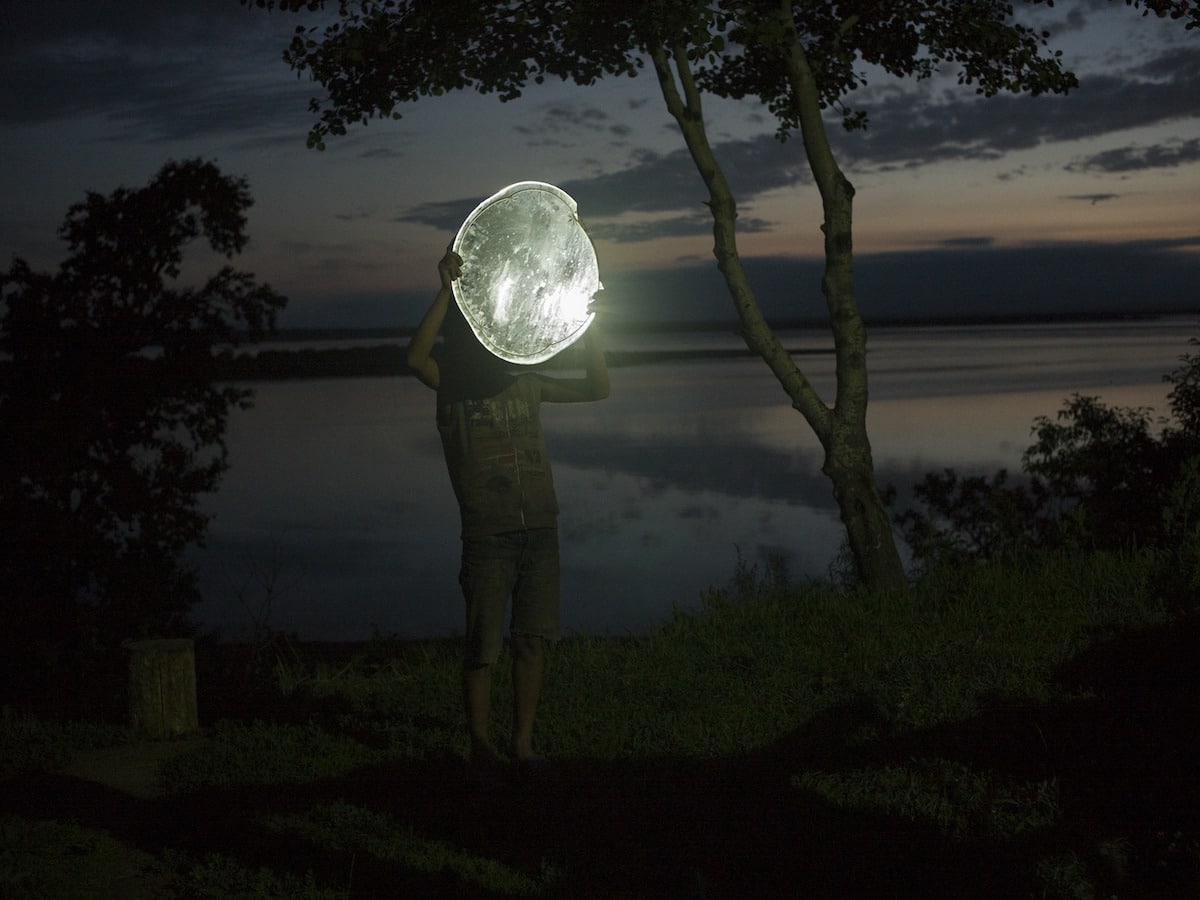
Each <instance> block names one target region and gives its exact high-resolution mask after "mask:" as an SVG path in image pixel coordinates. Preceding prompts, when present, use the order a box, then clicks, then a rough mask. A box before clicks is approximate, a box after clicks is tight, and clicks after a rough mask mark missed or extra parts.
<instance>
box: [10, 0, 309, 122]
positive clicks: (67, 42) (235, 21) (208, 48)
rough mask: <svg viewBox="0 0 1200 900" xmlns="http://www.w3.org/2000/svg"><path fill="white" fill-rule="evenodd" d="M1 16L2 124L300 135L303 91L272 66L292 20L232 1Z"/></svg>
mask: <svg viewBox="0 0 1200 900" xmlns="http://www.w3.org/2000/svg"><path fill="white" fill-rule="evenodd" d="M0 15H2V21H0V26H2V27H0V122H9V123H17V124H34V123H39V122H47V121H53V120H56V119H62V118H67V117H71V116H79V115H93V116H97V117H100V118H105V119H108V120H110V121H112V122H114V123H115V125H116V126H117V128H116V130H117V132H118V134H116V135H115V136H117V137H130V136H133V137H138V138H142V139H179V138H192V137H196V136H199V135H209V134H214V133H224V132H260V133H261V132H264V131H268V130H272V129H279V128H284V129H288V130H289V131H290V132H291V133H292V140H293V141H294V140H297V139H300V138H302V137H303V135H304V134H305V133H306V132H307V130H308V126H309V124H310V122H309V121H308V117H309V114H308V113H307V111H306V108H307V101H308V98H309V97H310V96H311V95H312V86H311V85H309V84H306V83H301V82H299V81H297V80H296V79H294V78H292V77H291V76H289V75H288V74H287V71H286V69H285V67H284V66H283V64H282V63H281V62H279V59H280V54H281V51H282V48H283V47H284V46H286V44H287V41H288V39H289V37H290V34H291V31H292V29H293V28H294V27H295V25H296V23H297V21H299V20H295V19H292V20H287V19H285V18H284V17H281V16H274V17H272V16H268V15H266V14H265V13H262V12H259V11H257V10H249V9H245V8H243V7H241V6H239V5H238V3H237V2H236V0H186V2H175V3H160V2H156V0H134V2H122V3H115V4H109V3H95V2H87V0H61V2H55V3H53V4H45V3H34V2H9V3H6V4H5V6H4V12H3V13H2V14H0ZM122 131H123V132H125V133H124V134H121V133H120V132H122Z"/></svg>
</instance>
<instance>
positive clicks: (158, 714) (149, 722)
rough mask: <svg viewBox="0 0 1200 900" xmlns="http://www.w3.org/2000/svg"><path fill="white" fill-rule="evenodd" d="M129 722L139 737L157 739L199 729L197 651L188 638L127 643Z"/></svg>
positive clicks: (190, 732)
mask: <svg viewBox="0 0 1200 900" xmlns="http://www.w3.org/2000/svg"><path fill="white" fill-rule="evenodd" d="M125 647H126V648H127V649H128V650H129V651H130V657H129V720H130V725H131V726H132V727H133V731H134V733H135V734H137V735H139V736H141V737H148V738H154V739H162V738H172V737H180V736H181V735H185V734H192V733H193V732H196V731H198V730H199V728H200V725H199V719H198V715H197V712H196V651H195V648H194V646H193V644H192V641H191V640H190V639H188V638H181V639H178V640H150V641H127V642H126V643H125Z"/></svg>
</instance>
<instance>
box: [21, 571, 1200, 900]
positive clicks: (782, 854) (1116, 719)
mask: <svg viewBox="0 0 1200 900" xmlns="http://www.w3.org/2000/svg"><path fill="white" fill-rule="evenodd" d="M1163 580H1164V579H1163V561H1162V560H1161V559H1160V558H1157V557H1155V556H1153V555H1151V554H1139V555H1131V556H1103V555H1084V554H1074V555H1072V554H1059V555H1053V556H1046V557H1042V558H1039V559H1035V560H1032V561H1029V562H1027V563H1026V564H1024V565H1021V566H1016V567H1013V566H1009V567H1003V566H988V567H984V566H980V567H978V568H975V569H965V570H960V571H956V572H947V573H940V574H933V575H930V576H929V577H927V578H926V579H925V580H924V581H923V582H922V583H921V584H919V585H917V586H916V588H915V589H914V590H913V591H912V592H911V593H909V594H906V595H902V596H901V595H892V596H885V595H876V594H870V593H867V592H862V591H853V590H840V589H835V588H833V587H830V586H829V585H825V584H803V585H793V584H791V583H790V582H789V580H788V578H787V577H786V573H785V572H783V571H782V570H781V569H780V568H778V567H768V569H767V570H765V571H760V570H758V569H755V568H754V567H750V566H747V565H745V564H743V563H739V565H738V568H737V571H736V573H735V577H734V579H733V580H732V582H731V584H730V585H729V586H728V587H727V588H724V589H720V590H713V591H711V592H709V594H708V595H707V596H706V597H705V602H704V604H703V609H702V610H701V611H700V612H697V613H683V612H679V613H677V614H675V615H674V616H673V617H672V618H671V619H670V620H669V621H668V622H666V623H664V625H663V626H662V627H661V628H660V629H658V630H657V631H655V632H654V633H652V634H650V635H647V636H644V637H618V636H612V637H591V636H577V637H571V638H568V639H566V640H564V641H562V642H560V643H559V644H558V645H556V646H555V647H554V648H553V650H552V652H551V654H550V659H549V675H548V685H547V690H546V694H545V696H544V699H543V703H542V708H541V711H540V715H539V733H538V740H539V748H540V750H541V752H542V753H544V754H545V755H546V756H547V757H549V758H551V759H552V760H553V761H554V763H555V766H554V770H553V771H552V772H551V774H550V776H549V777H547V778H546V779H543V780H542V781H540V782H538V783H535V784H532V785H526V786H523V787H519V788H508V789H503V790H501V791H498V792H496V793H493V794H484V795H477V794H474V793H472V792H470V791H468V790H467V789H466V788H465V787H464V786H463V783H462V777H461V764H460V762H459V761H460V760H461V758H462V756H463V755H464V754H465V750H466V743H465V737H464V735H463V729H462V726H461V724H460V719H461V713H460V710H459V692H458V657H457V651H456V648H455V647H454V645H453V644H452V643H450V642H445V641H430V642H419V643H404V642H399V641H394V640H389V639H386V638H377V639H376V640H375V641H373V642H371V643H369V644H366V645H363V646H359V647H356V648H353V652H352V653H349V654H347V651H346V648H315V647H312V646H309V647H305V646H303V645H301V646H298V647H295V648H291V649H289V650H288V651H287V652H286V653H283V652H281V653H280V654H279V655H278V656H277V658H276V659H275V660H273V661H271V662H270V664H267V665H260V666H258V668H257V669H256V670H254V671H252V672H251V673H250V676H249V678H247V676H246V675H245V672H244V668H243V670H242V674H241V675H240V676H239V678H240V679H241V683H238V684H234V685H232V686H229V687H228V688H227V692H226V693H221V692H220V691H219V690H218V687H217V683H218V682H219V681H220V680H221V679H220V678H219V677H218V675H219V674H220V673H221V672H222V671H224V672H225V673H226V674H228V672H229V671H231V670H236V669H237V667H236V666H233V667H228V666H227V667H226V668H225V669H224V670H222V669H221V668H220V667H217V666H214V665H211V664H207V665H202V666H201V678H200V684H201V690H202V692H204V691H205V688H206V685H208V686H210V688H211V690H212V691H213V692H214V697H210V699H209V703H208V707H209V708H210V709H213V710H214V711H215V712H216V713H217V715H214V716H211V718H212V724H211V725H210V726H209V728H208V729H207V733H208V740H207V741H205V742H204V743H203V744H202V745H201V746H200V747H198V748H197V749H195V750H193V751H191V752H188V753H185V754H183V755H180V756H177V757H176V758H174V759H173V760H172V761H170V762H169V763H167V764H166V765H165V767H164V769H163V772H162V775H163V778H164V781H165V784H166V785H167V796H166V797H165V798H164V799H162V800H161V801H158V802H157V803H152V804H146V805H145V806H144V807H137V808H136V809H134V808H131V807H128V805H127V804H126V805H124V806H123V805H122V804H123V803H125V801H122V800H121V799H120V798H118V797H107V796H105V797H102V798H101V799H100V801H98V802H94V803H82V802H79V801H77V800H75V801H73V800H72V799H71V798H72V797H74V796H75V794H77V793H78V792H77V791H76V788H75V786H73V785H71V784H70V783H68V780H63V779H61V776H56V775H55V773H56V772H57V771H58V770H60V769H61V768H62V766H63V765H64V764H65V763H64V760H66V759H68V758H69V757H70V755H71V753H72V752H73V750H75V749H76V748H78V747H82V746H96V745H103V744H104V743H105V742H111V741H114V740H120V739H122V734H121V732H120V731H119V730H114V729H112V728H110V727H107V726H83V725H58V724H54V723H48V722H35V721H18V720H14V719H12V718H11V717H10V718H9V719H7V720H5V722H4V727H3V730H2V731H0V742H2V743H0V748H2V749H3V757H2V758H0V765H3V769H2V770H0V771H3V772H4V773H5V774H6V775H8V779H7V780H6V781H4V782H0V787H4V788H5V791H4V793H3V797H2V798H0V799H2V800H3V803H0V896H6V895H7V893H14V892H15V893H16V894H17V895H20V896H25V895H26V894H28V895H29V896H70V894H64V893H61V892H58V893H56V892H55V891H57V890H58V888H59V887H60V882H61V873H62V872H63V868H62V861H63V860H64V859H71V860H73V863H72V867H71V871H72V872H73V873H75V874H74V875H72V876H71V877H73V878H75V879H76V880H82V881H86V882H89V883H91V884H92V885H93V890H92V893H91V894H89V896H137V894H136V893H129V892H128V891H127V892H126V893H124V894H116V893H105V889H104V887H103V885H106V884H111V883H113V882H112V881H111V878H112V877H115V876H113V874H112V873H113V872H114V871H117V870H121V869H122V867H123V868H124V869H125V870H126V871H127V874H128V873H132V875H131V876H130V877H132V878H133V879H134V881H135V882H137V883H139V884H142V885H151V886H152V887H153V889H154V893H153V896H159V897H180V898H183V897H205V898H208V897H214V898H215V897H248V898H250V897H312V898H335V897H336V898H342V897H346V898H350V897H375V896H379V897H391V896H435V897H436V896H447V897H449V896H467V897H507V896H522V897H523V896H535V897H536V896H540V897H590V896H595V897H609V896H624V897H646V898H651V897H699V896H704V897H724V896H762V897H772V896H830V895H836V896H896V895H909V894H917V895H923V896H946V897H950V896H964V895H971V896H1039V897H1107V896H1114V895H1116V896H1122V897H1125V896H1135V897H1136V896H1144V897H1171V896H1181V897H1183V896H1196V895H1197V893H1198V890H1197V889H1198V888H1200V820H1198V816H1197V810H1198V809H1200V792H1198V790H1197V781H1196V779H1195V777H1194V759H1195V756H1194V755H1195V753H1196V751H1197V750H1200V741H1197V736H1196V735H1197V731H1196V714H1197V713H1198V712H1200V710H1197V709H1196V703H1195V701H1194V699H1193V698H1192V694H1193V688H1192V680H1194V675H1195V674H1196V671H1195V670H1196V663H1195V662H1194V660H1195V659H1196V656H1197V653H1196V651H1197V650H1198V649H1200V648H1197V647H1196V640H1195V634H1196V629H1195V621H1196V617H1195V616H1194V615H1192V614H1181V613H1179V612H1178V611H1168V608H1167V604H1166V603H1165V601H1164V598H1163V596H1161V592H1160V591H1159V588H1158V586H1159V585H1161V584H1162V583H1163ZM1192 602H1193V603H1194V600H1193V601H1192ZM222 652H223V653H225V654H226V655H229V654H235V653H237V652H238V650H237V648H228V647H226V648H223V650H222ZM241 652H245V653H248V651H241ZM202 662H204V661H203V660H202ZM505 662H506V660H502V665H504V664H505ZM1189 666H1190V668H1188V667H1189ZM247 682H251V683H249V684H248V683H247ZM509 691H510V687H509V685H508V683H507V679H505V678H498V679H497V691H496V697H495V709H494V713H495V717H494V721H495V722H496V723H497V725H498V726H499V727H498V734H497V735H496V737H497V738H498V743H500V744H501V745H503V743H504V738H505V737H506V735H505V734H504V730H505V729H504V727H503V724H504V723H505V721H506V719H507V716H508V709H509V703H510V700H511V697H510V694H509ZM247 698H253V702H250V701H249V700H247ZM221 712H224V713H225V715H221V714H220V713H221ZM39 762H40V764H39ZM56 779H57V780H56ZM56 792H57V793H56ZM73 792H74V793H73ZM35 794H36V797H35ZM48 796H49V797H57V800H56V801H55V802H47V801H46V800H45V798H46V797H48ZM73 804H74V805H73ZM110 807H111V808H110ZM60 808H61V809H65V813H64V812H60ZM39 810H40V811H41V814H40V817H39ZM71 812H76V813H78V815H79V818H80V821H72V820H71V819H70V818H69V817H68V816H69V814H70V813H71ZM56 877H57V878H59V879H60V880H59V881H55V878H56ZM30 885H33V886H35V888H36V889H37V890H42V891H43V893H42V894H37V893H29V891H30V890H32V889H31V888H30ZM45 886H49V887H45ZM51 888H53V889H51ZM47 890H49V891H50V892H49V893H46V891H47ZM22 891H25V892H26V893H21V892H22ZM6 892H7V893H6ZM80 895H81V896H82V895H83V894H80ZM146 895H147V896H150V894H146Z"/></svg>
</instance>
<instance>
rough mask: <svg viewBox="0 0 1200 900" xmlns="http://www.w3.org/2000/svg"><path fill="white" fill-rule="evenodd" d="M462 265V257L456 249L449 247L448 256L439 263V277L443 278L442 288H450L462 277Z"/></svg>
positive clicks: (447, 249)
mask: <svg viewBox="0 0 1200 900" xmlns="http://www.w3.org/2000/svg"><path fill="white" fill-rule="evenodd" d="M462 264H463V261H462V257H461V256H459V255H458V254H457V253H455V252H454V247H453V246H449V247H447V248H446V255H445V256H443V257H442V258H441V260H440V261H439V262H438V275H440V276H441V278H442V287H445V288H448V287H450V286H451V284H453V283H454V281H456V280H457V279H458V277H459V276H460V275H462Z"/></svg>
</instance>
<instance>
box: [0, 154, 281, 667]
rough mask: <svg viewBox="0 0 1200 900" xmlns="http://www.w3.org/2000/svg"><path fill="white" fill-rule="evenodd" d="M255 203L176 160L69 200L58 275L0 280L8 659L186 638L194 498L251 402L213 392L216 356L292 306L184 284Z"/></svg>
mask: <svg viewBox="0 0 1200 900" xmlns="http://www.w3.org/2000/svg"><path fill="white" fill-rule="evenodd" d="M251 203H252V200H251V197H250V193H249V190H248V188H247V185H246V183H245V182H244V181H243V180H241V179H237V178H231V177H227V176H224V175H222V174H221V173H220V171H219V170H218V169H217V167H216V166H215V165H214V164H212V163H206V162H202V161H199V160H189V161H184V162H178V163H177V162H171V163H168V164H167V165H165V166H164V167H163V168H162V170H161V171H160V172H159V173H158V174H157V175H156V176H155V178H154V179H153V180H152V181H151V182H150V184H149V185H147V186H146V187H143V188H138V189H128V188H120V189H118V190H116V191H114V192H113V193H112V194H111V195H109V196H107V197H106V196H102V195H100V194H96V193H89V194H88V196H87V198H86V199H85V200H84V201H83V202H81V203H77V204H75V205H74V206H72V207H71V208H70V209H69V210H68V212H67V217H66V220H65V222H64V223H63V225H62V227H61V228H60V230H59V234H60V236H61V237H62V238H63V240H64V241H65V242H66V244H67V248H68V251H69V255H68V256H67V258H66V260H65V261H64V262H63V263H62V264H61V265H60V266H59V269H58V271H57V273H55V274H49V273H45V272H37V271H34V270H33V269H31V268H30V266H29V265H28V264H27V263H26V262H25V261H24V260H22V259H19V258H18V259H14V261H13V262H12V264H11V266H10V268H9V270H8V272H7V273H5V274H4V275H3V276H0V289H2V293H0V299H2V303H3V307H2V310H3V315H2V318H0V353H3V354H4V355H5V356H6V357H7V359H6V360H5V361H4V363H3V369H2V380H0V517H2V522H0V534H2V538H0V585H2V586H3V587H2V588H0V590H2V591H3V593H2V595H0V604H2V605H0V612H2V613H3V616H4V620H5V640H6V642H7V643H9V644H10V646H11V647H12V648H14V649H16V648H22V649H25V650H30V649H32V648H34V647H38V648H40V649H42V650H44V651H46V652H47V653H48V654H50V655H49V656H48V657H47V658H46V659H45V660H44V662H53V661H54V660H53V656H55V655H58V654H60V653H61V652H62V651H63V650H64V649H67V648H71V649H74V650H75V651H78V650H79V649H80V646H81V645H82V644H95V643H97V642H99V643H101V644H107V645H111V644H112V643H113V642H114V641H116V640H119V639H120V638H122V637H126V638H127V637H134V636H137V635H138V634H139V633H143V632H151V631H157V632H159V633H166V632H168V631H172V630H174V631H179V630H180V629H181V628H182V627H183V623H182V614H183V613H184V612H185V611H186V610H187V608H188V607H189V606H190V605H191V603H192V602H193V601H194V600H195V599H196V592H195V587H194V584H193V578H192V575H191V573H190V572H188V571H187V570H186V569H185V568H184V567H183V566H182V564H181V561H180V557H181V554H182V552H183V551H184V549H185V548H186V547H187V546H189V545H190V544H193V543H196V542H198V541H200V540H201V539H202V537H203V535H204V531H205V529H206V527H207V519H206V517H205V516H204V515H203V514H202V513H201V512H200V511H199V509H198V499H199V496H200V495H201V494H203V493H207V492H211V491H213V490H215V489H216V487H217V484H218V483H219V480H220V477H221V475H222V473H223V472H224V470H225V468H226V458H225V446H224V432H225V427H226V422H227V419H228V415H229V412H230V410H231V409H232V408H234V407H242V406H245V405H247V404H248V402H249V396H250V395H249V392H248V391H245V390H242V389H239V388H236V387H233V386H229V385H218V384H216V383H215V382H214V380H213V377H214V363H213V349H214V348H215V347H217V346H219V345H223V344H236V343H238V342H239V341H240V340H241V339H242V338H243V336H246V337H248V338H249V339H250V340H252V341H256V340H260V339H262V338H263V337H264V336H266V335H267V334H268V333H270V332H271V331H272V330H273V328H274V322H275V315H276V312H277V311H278V310H279V309H280V308H282V306H283V305H284V303H285V302H286V301H285V299H284V298H283V297H282V296H280V295H279V294H277V293H275V292H274V291H273V290H272V289H271V288H270V287H268V286H266V285H262V284H259V283H257V282H256V281H255V280H254V277H253V276H252V275H250V274H248V273H245V272H240V271H237V270H235V269H234V268H233V267H232V266H231V265H224V266H222V267H220V268H219V269H218V271H216V272H215V273H214V274H212V275H210V276H208V277H207V278H206V279H201V280H195V279H192V278H185V269H186V270H187V272H188V274H190V272H191V269H192V266H191V265H190V263H191V260H192V258H193V257H192V256H191V255H190V254H189V255H187V257H186V260H185V250H186V249H187V248H188V247H189V245H190V244H192V243H193V242H195V241H197V240H198V239H201V238H203V240H204V241H205V242H206V243H207V245H208V248H209V250H211V251H212V252H213V253H215V254H217V255H219V256H220V257H225V258H226V259H230V258H232V257H233V256H234V255H236V254H237V253H239V252H240V251H241V250H242V249H243V248H244V247H245V244H246V241H247V236H246V233H245V226H246V210H247V208H248V207H249V206H250V205H251ZM185 261H186V262H187V263H189V264H188V265H186V266H185ZM56 643H57V644H58V645H59V646H58V649H57V650H55V649H54V647H53V645H54V644H56ZM10 656H11V654H10ZM10 683H11V682H10Z"/></svg>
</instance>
